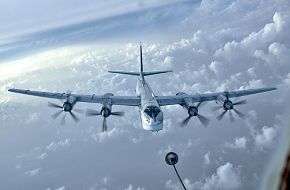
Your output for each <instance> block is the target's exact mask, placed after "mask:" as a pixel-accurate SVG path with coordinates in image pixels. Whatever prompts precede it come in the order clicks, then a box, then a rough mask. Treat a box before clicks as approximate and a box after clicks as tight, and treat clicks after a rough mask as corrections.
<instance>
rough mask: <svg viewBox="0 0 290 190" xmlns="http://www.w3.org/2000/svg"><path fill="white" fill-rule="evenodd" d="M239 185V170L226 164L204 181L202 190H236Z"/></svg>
mask: <svg viewBox="0 0 290 190" xmlns="http://www.w3.org/2000/svg"><path fill="white" fill-rule="evenodd" d="M240 185H241V176H240V169H239V168H235V167H234V166H233V165H232V164H231V163H229V162H227V163H226V164H224V165H221V166H220V167H218V168H217V170H216V173H215V174H213V175H212V176H211V177H209V178H206V179H205V183H204V184H203V185H202V187H201V189H203V190H214V189H217V190H230V189H238V188H239V187H240Z"/></svg>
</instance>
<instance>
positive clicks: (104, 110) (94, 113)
mask: <svg viewBox="0 0 290 190" xmlns="http://www.w3.org/2000/svg"><path fill="white" fill-rule="evenodd" d="M110 115H113V116H119V117H121V116H124V112H122V111H117V112H111V110H110V109H109V108H107V107H103V108H102V110H101V111H97V110H93V109H87V112H86V116H102V117H103V124H102V132H105V131H107V130H108V126H107V117H109V116H110Z"/></svg>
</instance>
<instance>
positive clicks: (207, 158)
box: [204, 152, 210, 165]
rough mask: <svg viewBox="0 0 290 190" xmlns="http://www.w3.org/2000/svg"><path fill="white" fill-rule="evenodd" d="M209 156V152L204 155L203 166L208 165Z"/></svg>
mask: <svg viewBox="0 0 290 190" xmlns="http://www.w3.org/2000/svg"><path fill="white" fill-rule="evenodd" d="M209 156H210V152H208V153H206V154H205V155H204V164H205V165H209V164H210V159H209Z"/></svg>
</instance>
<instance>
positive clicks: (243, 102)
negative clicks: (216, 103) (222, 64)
mask: <svg viewBox="0 0 290 190" xmlns="http://www.w3.org/2000/svg"><path fill="white" fill-rule="evenodd" d="M246 103H247V100H241V101H238V102H235V103H233V105H242V104H246Z"/></svg>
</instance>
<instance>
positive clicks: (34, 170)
mask: <svg viewBox="0 0 290 190" xmlns="http://www.w3.org/2000/svg"><path fill="white" fill-rule="evenodd" d="M40 170H41V168H36V169H33V170H29V171H26V172H25V174H26V175H29V176H35V175H37V174H38V173H39V172H40Z"/></svg>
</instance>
